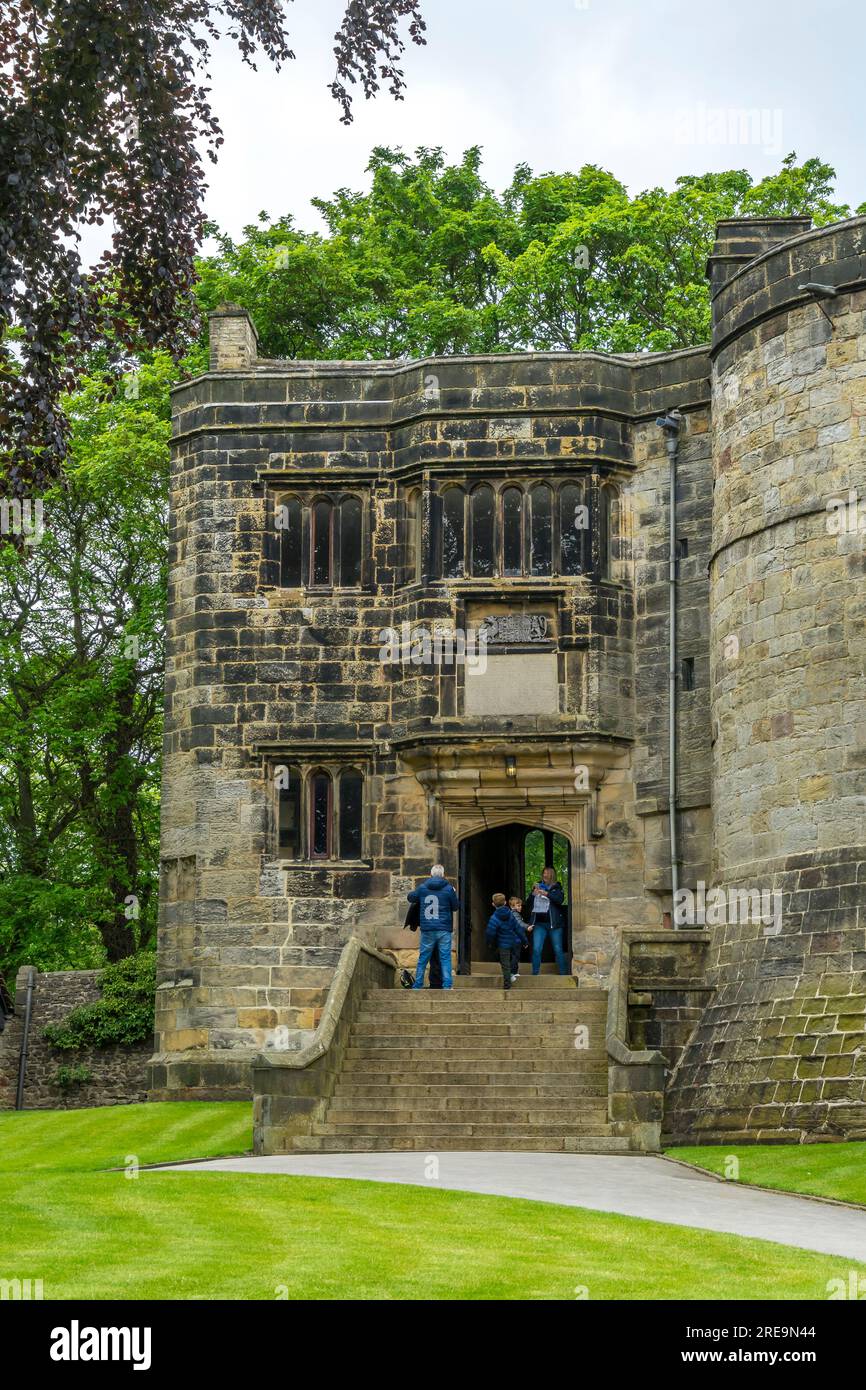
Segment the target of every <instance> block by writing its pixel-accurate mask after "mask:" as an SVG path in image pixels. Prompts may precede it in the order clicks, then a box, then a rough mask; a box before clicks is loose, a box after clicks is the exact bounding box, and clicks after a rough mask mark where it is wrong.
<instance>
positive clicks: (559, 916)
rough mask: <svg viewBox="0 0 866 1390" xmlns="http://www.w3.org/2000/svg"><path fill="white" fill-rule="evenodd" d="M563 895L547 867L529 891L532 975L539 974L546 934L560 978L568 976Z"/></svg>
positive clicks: (561, 888) (561, 889)
mask: <svg viewBox="0 0 866 1390" xmlns="http://www.w3.org/2000/svg"><path fill="white" fill-rule="evenodd" d="M564 901H565V893H564V891H563V887H562V884H561V883H557V880H556V870H555V869H553V868H551V867H550V865H548V867H547V868H546V869H545V870H544V872H543V874H542V875H541V880H540V882H539V883H536V885H535V887H534V888H533V890H532V916H531V918H530V930H531V931H532V973H533V975H538V974H539V973H540V971H541V953H542V951H543V950H544V943H545V941H546V940H547V936H548V933H550V939H551V941H552V942H553V954H554V955H555V956H556V963H557V965H558V966H559V973H560V975H567V974H568V961H567V960H566V956H565V945H564V942H565V907H564V906H563V904H564Z"/></svg>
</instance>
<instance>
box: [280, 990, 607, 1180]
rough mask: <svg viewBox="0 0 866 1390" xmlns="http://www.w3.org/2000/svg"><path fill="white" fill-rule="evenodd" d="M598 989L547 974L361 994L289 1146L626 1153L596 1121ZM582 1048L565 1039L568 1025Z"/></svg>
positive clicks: (599, 1113)
mask: <svg viewBox="0 0 866 1390" xmlns="http://www.w3.org/2000/svg"><path fill="white" fill-rule="evenodd" d="M606 1012H607V993H606V991H605V990H603V989H581V990H580V992H578V990H577V988H576V984H575V981H574V980H573V979H571V978H566V977H560V976H559V975H549V974H541V975H538V976H535V977H533V976H531V975H521V977H520V980H519V982H518V983H517V984H516V985H515V986H514V987H513V989H512V990H511V991H510V992H509V993H507V994H506V993H505V992H504V991H503V989H502V980H501V976H500V974H499V969H498V967H497V968H496V973H495V974H492V973H490V974H479V973H474V974H472V975H469V976H460V977H458V978H457V979H456V980H455V988H454V989H453V990H451V991H439V990H424V991H423V992H421V993H413V992H411V991H409V990H400V989H371V990H368V991H367V993H366V995H365V996H364V999H363V1003H362V1005H361V1009H360V1011H359V1013H358V1016H357V1018H356V1020H355V1022H354V1023H353V1025H352V1030H351V1033H350V1035H349V1042H348V1048H347V1051H346V1054H345V1059H344V1062H343V1067H342V1070H341V1072H340V1074H339V1077H338V1080H337V1083H336V1087H335V1090H334V1093H333V1095H332V1097H331V1099H330V1101H329V1103H328V1109H327V1111H326V1113H325V1118H324V1120H323V1121H321V1122H318V1123H316V1124H315V1125H314V1126H313V1133H312V1134H311V1135H309V1136H299V1137H296V1138H295V1139H294V1140H293V1141H292V1144H293V1148H294V1150H295V1152H302V1153H358V1152H390V1151H413V1152H430V1151H434V1152H435V1151H443V1150H472V1149H490V1150H497V1151H504V1150H511V1151H516V1150H524V1151H530V1152H537V1153H542V1152H543V1153H555V1152H565V1153H628V1152H629V1141H628V1139H627V1138H623V1137H621V1136H618V1135H614V1134H613V1132H612V1130H611V1128H610V1126H609V1124H608V1116H607V1103H608V1102H607V1095H608V1076H607V1067H608V1059H607V1051H606V1046H605V1025H606ZM581 1025H583V1026H584V1027H585V1028H586V1030H587V1040H588V1046H586V1047H583V1046H576V1042H577V1041H578V1040H579V1035H578V1034H577V1033H576V1030H577V1029H578V1028H579V1027H580V1026H581Z"/></svg>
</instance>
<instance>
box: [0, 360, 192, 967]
mask: <svg viewBox="0 0 866 1390" xmlns="http://www.w3.org/2000/svg"><path fill="white" fill-rule="evenodd" d="M176 376H177V372H176V369H175V368H174V367H173V366H172V365H171V362H170V360H169V359H168V358H167V357H166V356H164V355H159V354H157V355H155V356H154V357H153V358H152V359H151V360H149V361H146V362H143V363H141V364H140V365H139V366H138V367H137V368H136V369H135V370H134V371H131V372H130V373H129V374H128V375H127V376H126V377H124V378H123V379H121V380H120V381H118V380H117V378H112V377H111V376H106V375H105V374H104V372H102V371H99V370H97V369H96V367H94V369H93V370H92V372H91V374H90V375H89V376H87V377H86V378H85V380H84V382H83V385H82V387H81V388H80V390H79V391H78V392H77V393H76V394H75V396H74V397H73V398H72V399H71V401H70V402H69V405H68V409H69V414H70V419H71V422H72V431H71V442H70V457H69V467H68V482H67V484H66V486H64V487H59V486H58V487H55V488H53V489H52V490H50V491H49V492H47V493H46V495H45V497H44V499H43V513H42V516H43V528H44V529H43V533H42V535H41V538H40V539H39V540H38V543H35V544H32V545H30V546H23V547H21V548H19V549H15V548H13V547H12V546H11V545H8V544H5V545H2V546H0V614H2V618H0V959H2V968H3V971H4V973H5V974H6V975H7V976H11V975H12V973H13V971H14V968H15V966H17V965H18V964H20V963H21V962H22V961H23V959H24V957H25V956H26V957H27V959H28V961H29V962H30V963H33V964H37V965H41V966H42V967H43V968H48V967H50V966H54V967H57V966H59V965H60V964H61V963H62V964H67V965H74V964H77V965H81V964H85V963H86V964H95V963H98V961H99V960H100V959H101V958H107V959H108V960H118V959H120V958H122V957H123V956H125V955H128V954H129V953H130V952H132V951H134V950H135V949H136V947H137V946H138V945H140V944H147V942H148V941H150V940H151V939H152V937H153V934H154V930H155V909H156V899H157V891H156V883H157V869H158V828H159V798H158V789H159V752H160V746H161V728H162V686H163V627H164V609H165V590H166V563H167V562H166V549H167V535H166V526H167V519H166V511H167V477H168V441H169V433H170V419H169V399H168V388H169V386H170V384H171V383H172V382H173V381H174V380H175V379H176Z"/></svg>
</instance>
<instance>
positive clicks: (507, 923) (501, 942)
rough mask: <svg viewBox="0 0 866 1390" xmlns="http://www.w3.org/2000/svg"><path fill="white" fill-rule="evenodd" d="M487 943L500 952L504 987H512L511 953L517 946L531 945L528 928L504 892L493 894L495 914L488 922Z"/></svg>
mask: <svg viewBox="0 0 866 1390" xmlns="http://www.w3.org/2000/svg"><path fill="white" fill-rule="evenodd" d="M487 944H488V946H492V947H493V948H494V950H495V951H497V952H498V954H499V964H500V965H501V966H502V986H503V989H506V990H508V989H511V976H512V973H513V971H512V966H511V959H512V957H511V953H512V951H513V950H514V948H515V946H516V947H517V948H518V949H519V948H520V947H521V946H528V945H529V937H528V936H527V934H526V928H525V927H524V925H523V923H522V922H521V921H520V919H519V918H518V917H516V916H515V914H514V913H513V912H512V910H511V908H510V907H509V906H508V904H507V903H506V901H505V894H504V893H494V894H493V914H492V916H491V918H490V921H489V922H488V923H487Z"/></svg>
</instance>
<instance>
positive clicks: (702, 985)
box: [627, 931, 713, 1073]
mask: <svg viewBox="0 0 866 1390" xmlns="http://www.w3.org/2000/svg"><path fill="white" fill-rule="evenodd" d="M709 944H710V942H709V934H708V933H707V932H705V931H677V932H656V933H654V934H650V933H648V932H647V933H646V934H642V935H640V936H634V935H633V936H632V937H631V941H630V950H629V973H628V991H629V993H628V1033H627V1038H628V1044H629V1047H633V1048H635V1049H636V1050H638V1051H639V1050H640V1049H641V1048H658V1050H659V1051H660V1052H663V1053H664V1056H665V1060H666V1062H667V1066H668V1071H669V1073H672V1072H673V1071H674V1070H675V1069H676V1067H677V1065H678V1063H679V1061H680V1058H681V1057H682V1055H683V1051H684V1049H685V1047H686V1045H687V1043H688V1042H689V1040H690V1039H691V1037H692V1034H693V1033H694V1031H695V1028H696V1027H697V1025H698V1023H699V1022H700V1020H701V1018H702V1016H703V1013H704V1010H705V1008H706V1006H707V1004H708V1003H709V1002H710V999H711V998H712V994H713V989H712V986H711V985H708V984H707V982H706V961H707V951H708V949H709Z"/></svg>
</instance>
